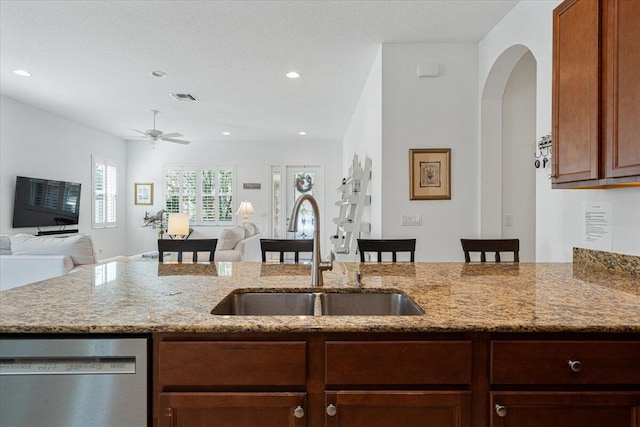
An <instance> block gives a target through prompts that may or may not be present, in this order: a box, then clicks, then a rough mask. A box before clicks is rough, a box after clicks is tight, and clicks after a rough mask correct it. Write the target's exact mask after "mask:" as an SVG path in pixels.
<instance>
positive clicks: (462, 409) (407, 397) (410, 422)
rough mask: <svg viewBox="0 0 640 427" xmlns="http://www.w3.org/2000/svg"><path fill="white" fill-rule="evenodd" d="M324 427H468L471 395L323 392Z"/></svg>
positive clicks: (454, 392)
mask: <svg viewBox="0 0 640 427" xmlns="http://www.w3.org/2000/svg"><path fill="white" fill-rule="evenodd" d="M325 426H326V427H396V426H402V427H418V426H420V427H424V426H438V427H454V426H455V427H470V426H471V392H466V391H441V392H437V391H370V392H367V391H337V392H327V393H326V414H325Z"/></svg>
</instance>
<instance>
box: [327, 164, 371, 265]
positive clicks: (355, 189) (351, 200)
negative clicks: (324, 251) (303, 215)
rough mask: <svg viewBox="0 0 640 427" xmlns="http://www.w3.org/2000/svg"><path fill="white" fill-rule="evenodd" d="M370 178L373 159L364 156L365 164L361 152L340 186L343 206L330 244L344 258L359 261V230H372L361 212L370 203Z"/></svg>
mask: <svg viewBox="0 0 640 427" xmlns="http://www.w3.org/2000/svg"><path fill="white" fill-rule="evenodd" d="M370 180H371V159H370V158H368V157H365V160H364V167H362V165H361V164H360V161H359V159H358V155H357V154H355V155H354V156H353V163H352V165H351V167H350V168H349V176H348V177H347V178H345V179H344V180H343V182H342V184H341V185H340V186H339V187H338V191H339V192H340V193H341V198H340V200H338V201H337V202H336V206H338V207H339V208H340V211H339V213H338V216H337V217H336V218H333V223H334V224H335V225H336V234H335V235H333V236H331V238H330V240H331V245H332V246H333V251H334V253H335V254H336V257H338V259H340V260H341V261H357V259H356V254H357V249H358V240H357V239H358V237H359V236H360V233H362V232H364V233H368V232H370V231H371V224H370V223H368V222H365V221H362V211H363V209H364V207H365V206H366V205H370V204H371V196H369V195H367V189H368V187H369V181H370Z"/></svg>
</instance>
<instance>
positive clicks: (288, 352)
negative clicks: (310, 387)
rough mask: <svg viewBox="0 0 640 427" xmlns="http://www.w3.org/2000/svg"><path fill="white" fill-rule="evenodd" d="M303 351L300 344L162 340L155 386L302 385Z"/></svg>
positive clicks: (305, 346) (303, 343) (304, 352)
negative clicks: (157, 384)
mask: <svg viewBox="0 0 640 427" xmlns="http://www.w3.org/2000/svg"><path fill="white" fill-rule="evenodd" d="M306 351H307V344H306V343H305V342H300V341H291V342H290V341H286V342H285V341H282V342H280V341H279V342H238V341H233V342H231V341H202V342H199V341H188V342H173V341H171V342H169V341H165V342H161V343H160V344H159V349H158V378H159V385H160V387H161V389H163V388H164V387H167V386H209V387H216V386H263V385H270V386H304V385H305V383H306V381H305V380H306V371H307V366H306Z"/></svg>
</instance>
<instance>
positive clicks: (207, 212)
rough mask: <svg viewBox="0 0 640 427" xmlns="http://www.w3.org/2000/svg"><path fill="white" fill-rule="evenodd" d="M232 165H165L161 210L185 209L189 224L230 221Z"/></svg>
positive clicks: (224, 223) (226, 222)
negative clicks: (163, 202) (163, 200)
mask: <svg viewBox="0 0 640 427" xmlns="http://www.w3.org/2000/svg"><path fill="white" fill-rule="evenodd" d="M233 175H234V172H233V167H224V166H210V167H197V166H193V165H165V169H164V178H165V188H164V190H165V206H164V208H165V210H166V211H167V212H182V213H188V214H189V218H190V223H191V225H229V224H232V223H233Z"/></svg>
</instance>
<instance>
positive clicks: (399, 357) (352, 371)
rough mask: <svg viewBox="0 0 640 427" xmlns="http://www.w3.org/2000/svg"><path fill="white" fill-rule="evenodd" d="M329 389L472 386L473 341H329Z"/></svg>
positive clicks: (327, 350)
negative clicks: (438, 385) (336, 386)
mask: <svg viewBox="0 0 640 427" xmlns="http://www.w3.org/2000/svg"><path fill="white" fill-rule="evenodd" d="M325 351H326V362H325V376H326V378H325V380H326V384H327V385H341V384H342V385H385V384H389V385H400V384H407V385H412V384H469V383H470V382H471V342H470V341H376V342H369V341H366V342H364V341H357V342H356V341H341V342H338V341H329V342H327V343H326V347H325Z"/></svg>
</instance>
